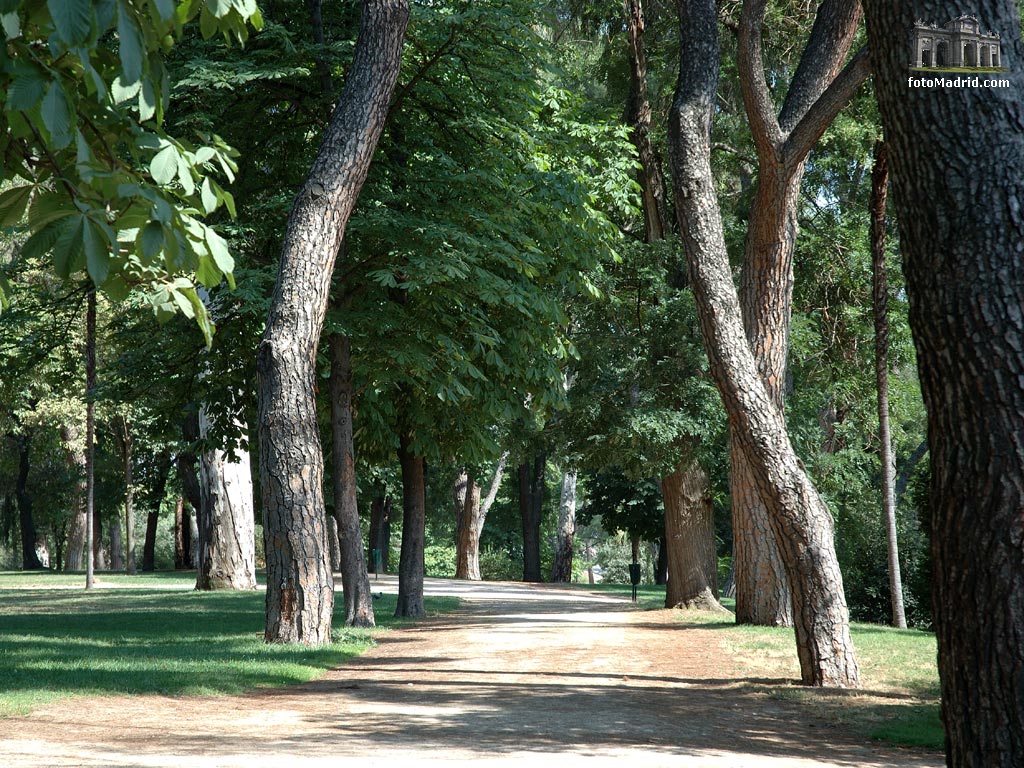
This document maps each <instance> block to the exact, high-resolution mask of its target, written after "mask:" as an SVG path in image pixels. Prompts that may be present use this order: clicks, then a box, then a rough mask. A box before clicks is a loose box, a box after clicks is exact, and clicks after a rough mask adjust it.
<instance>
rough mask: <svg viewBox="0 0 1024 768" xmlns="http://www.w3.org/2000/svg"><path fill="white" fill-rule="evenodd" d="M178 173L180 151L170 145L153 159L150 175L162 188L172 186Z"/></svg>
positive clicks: (150, 165)
mask: <svg viewBox="0 0 1024 768" xmlns="http://www.w3.org/2000/svg"><path fill="white" fill-rule="evenodd" d="M177 172H178V150H177V149H175V148H174V146H173V145H171V144H168V145H167V146H166V147H164V148H163V149H161V150H160V151H159V152H157V153H156V156H154V157H153V160H152V162H151V163H150V164H149V173H150V175H151V176H152V177H153V181H155V182H156V183H157V184H160V185H161V186H163V185H165V184H170V183H171V182H172V181H173V180H174V176H175V175H176V174H177Z"/></svg>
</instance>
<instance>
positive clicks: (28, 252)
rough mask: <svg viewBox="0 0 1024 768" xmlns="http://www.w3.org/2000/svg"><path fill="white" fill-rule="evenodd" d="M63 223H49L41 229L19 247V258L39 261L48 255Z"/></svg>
mask: <svg viewBox="0 0 1024 768" xmlns="http://www.w3.org/2000/svg"><path fill="white" fill-rule="evenodd" d="M62 224H63V222H58V223H55V222H50V223H49V224H47V225H46V226H45V227H43V228H42V229H39V230H37V231H36V233H35V234H34V235H32V237H30V238H29V239H28V240H26V241H25V244H24V245H23V246H21V256H22V258H25V259H30V260H31V259H39V258H42V257H43V256H44V255H46V254H47V253H49V251H50V249H51V248H53V244H54V243H56V242H57V237H58V236H59V235H60V232H61V226H62Z"/></svg>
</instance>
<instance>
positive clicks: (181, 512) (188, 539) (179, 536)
mask: <svg viewBox="0 0 1024 768" xmlns="http://www.w3.org/2000/svg"><path fill="white" fill-rule="evenodd" d="M179 461H180V458H179ZM189 518H191V515H190V514H189V512H188V510H187V509H186V507H185V498H184V497H183V496H179V497H178V500H177V502H176V503H175V505H174V570H176V571H187V570H188V569H189V568H191V567H192V557H191V555H190V554H189V553H190V552H191V551H192V526H191V524H190V522H189Z"/></svg>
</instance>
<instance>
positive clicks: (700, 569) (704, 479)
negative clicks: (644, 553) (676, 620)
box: [661, 456, 725, 612]
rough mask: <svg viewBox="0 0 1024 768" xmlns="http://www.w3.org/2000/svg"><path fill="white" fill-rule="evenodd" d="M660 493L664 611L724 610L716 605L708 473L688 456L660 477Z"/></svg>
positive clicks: (716, 586)
mask: <svg viewBox="0 0 1024 768" xmlns="http://www.w3.org/2000/svg"><path fill="white" fill-rule="evenodd" d="M661 493H662V497H663V498H664V501H665V541H666V543H667V545H668V547H667V549H668V588H667V589H666V590H665V607H666V608H688V609H696V610H701V611H723V612H724V611H725V608H723V607H722V604H721V603H719V602H718V558H717V556H716V553H715V508H714V505H713V504H712V503H711V483H710V481H709V480H708V475H707V473H706V472H705V471H704V470H703V469H702V468H701V466H700V464H699V463H698V462H697V460H696V459H694V458H692V457H690V456H687V457H685V458H684V459H683V460H682V461H681V462H680V463H679V466H678V467H676V469H675V471H674V472H671V473H669V474H667V475H665V476H664V477H663V478H662V479H661Z"/></svg>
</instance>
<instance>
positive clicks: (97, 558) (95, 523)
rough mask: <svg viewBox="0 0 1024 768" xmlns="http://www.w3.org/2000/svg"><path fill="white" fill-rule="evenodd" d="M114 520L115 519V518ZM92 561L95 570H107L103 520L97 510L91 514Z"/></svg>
mask: <svg viewBox="0 0 1024 768" xmlns="http://www.w3.org/2000/svg"><path fill="white" fill-rule="evenodd" d="M115 519H116V518H115ZM92 533H93V540H92V559H93V563H95V570H97V571H105V570H107V550H106V548H105V547H104V546H103V518H102V516H101V515H100V511H99V510H98V509H94V510H93V512H92Z"/></svg>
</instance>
